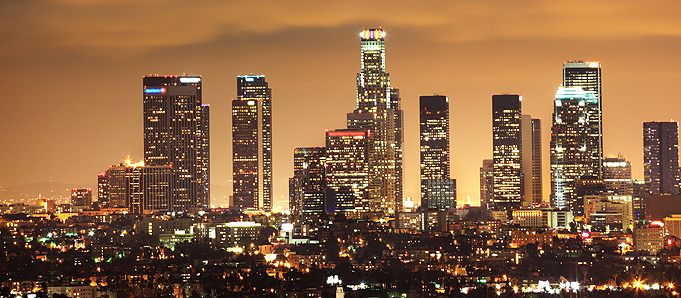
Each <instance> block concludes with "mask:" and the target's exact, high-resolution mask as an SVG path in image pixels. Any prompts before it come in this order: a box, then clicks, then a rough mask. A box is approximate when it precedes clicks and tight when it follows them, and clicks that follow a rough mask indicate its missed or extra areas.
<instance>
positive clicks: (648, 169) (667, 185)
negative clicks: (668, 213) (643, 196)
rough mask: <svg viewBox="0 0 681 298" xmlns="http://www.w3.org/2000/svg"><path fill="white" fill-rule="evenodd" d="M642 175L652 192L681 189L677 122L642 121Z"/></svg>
mask: <svg viewBox="0 0 681 298" xmlns="http://www.w3.org/2000/svg"><path fill="white" fill-rule="evenodd" d="M643 179H644V180H645V182H646V184H647V186H648V191H649V193H650V194H652V195H658V194H678V193H679V124H678V123H677V122H643Z"/></svg>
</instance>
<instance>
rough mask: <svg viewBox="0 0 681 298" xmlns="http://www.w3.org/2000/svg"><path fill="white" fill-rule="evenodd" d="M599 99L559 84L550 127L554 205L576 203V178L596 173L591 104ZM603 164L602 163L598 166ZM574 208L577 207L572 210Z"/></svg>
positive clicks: (579, 89) (563, 205)
mask: <svg viewBox="0 0 681 298" xmlns="http://www.w3.org/2000/svg"><path fill="white" fill-rule="evenodd" d="M597 103H598V98H597V97H596V95H595V94H594V93H593V92H589V91H584V90H582V88H581V87H572V88H564V87H560V88H558V92H556V100H555V103H554V105H553V106H554V110H553V126H552V127H551V206H552V207H556V208H569V207H570V206H573V205H575V202H574V201H575V200H576V198H575V197H574V196H573V193H574V190H575V182H576V181H577V180H580V179H581V177H582V176H588V177H595V178H596V179H600V178H599V177H597V176H595V175H592V174H593V172H594V171H593V160H594V159H593V155H592V154H591V152H590V151H589V150H588V148H589V146H590V144H593V140H594V139H593V134H592V133H591V131H590V130H591V128H593V127H592V126H591V123H590V122H589V120H588V119H589V116H590V114H589V113H590V111H591V110H589V107H590V106H594V105H596V104H597ZM600 167H602V165H601V166H599V168H600ZM571 211H573V212H575V211H576V210H571Z"/></svg>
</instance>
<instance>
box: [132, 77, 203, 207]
mask: <svg viewBox="0 0 681 298" xmlns="http://www.w3.org/2000/svg"><path fill="white" fill-rule="evenodd" d="M143 81H144V164H146V165H147V166H172V168H173V178H172V181H173V189H172V191H171V195H170V201H169V205H168V207H169V210H171V211H181V212H196V211H199V210H201V209H206V208H208V207H209V204H210V198H209V197H208V195H209V194H208V192H207V189H208V187H209V185H208V181H207V180H206V178H207V177H205V176H204V175H205V173H204V172H203V169H204V168H205V165H204V158H206V159H207V157H208V152H204V149H207V148H208V147H207V146H206V147H204V145H203V142H204V140H205V138H204V133H203V132H202V129H203V128H204V125H206V123H207V122H206V123H204V121H203V120H202V112H203V107H202V98H201V77H195V76H179V77H178V76H163V77H161V76H148V77H144V79H143Z"/></svg>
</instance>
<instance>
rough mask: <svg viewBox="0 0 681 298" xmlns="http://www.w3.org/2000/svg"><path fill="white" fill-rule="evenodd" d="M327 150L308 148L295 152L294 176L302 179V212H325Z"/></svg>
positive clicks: (295, 150)
mask: <svg viewBox="0 0 681 298" xmlns="http://www.w3.org/2000/svg"><path fill="white" fill-rule="evenodd" d="M325 165H326V148H324V147H307V148H295V149H294V150H293V176H294V177H297V178H300V179H301V184H300V187H301V192H302V206H303V207H302V212H303V213H308V214H309V213H320V212H322V211H324V210H325V208H324V206H325V203H326V201H325V194H326V193H325V191H326V166H325Z"/></svg>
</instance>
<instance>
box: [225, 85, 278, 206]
mask: <svg viewBox="0 0 681 298" xmlns="http://www.w3.org/2000/svg"><path fill="white" fill-rule="evenodd" d="M232 158H233V159H232V179H233V193H234V195H233V203H232V204H233V205H234V206H237V207H239V208H243V209H262V210H264V211H271V210H272V90H271V89H270V88H269V87H268V84H267V81H265V76H263V75H243V76H237V98H236V99H233V100H232Z"/></svg>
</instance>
